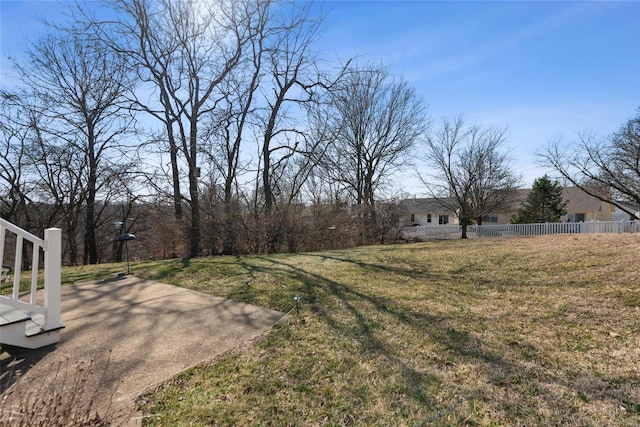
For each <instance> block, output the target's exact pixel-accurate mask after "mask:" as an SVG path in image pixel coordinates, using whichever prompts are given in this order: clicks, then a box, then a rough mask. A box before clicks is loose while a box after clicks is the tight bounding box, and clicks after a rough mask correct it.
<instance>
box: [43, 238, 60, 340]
mask: <svg viewBox="0 0 640 427" xmlns="http://www.w3.org/2000/svg"><path fill="white" fill-rule="evenodd" d="M44 241H45V248H44V249H45V250H44V306H45V308H46V309H47V318H46V321H45V324H44V326H43V329H45V330H48V329H55V328H60V327H62V326H63V325H62V322H61V304H60V302H61V301H60V300H61V297H62V289H61V282H62V230H61V229H59V228H47V229H46V230H44Z"/></svg>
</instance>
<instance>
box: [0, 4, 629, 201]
mask: <svg viewBox="0 0 640 427" xmlns="http://www.w3.org/2000/svg"><path fill="white" fill-rule="evenodd" d="M324 6H325V9H326V10H327V11H329V16H328V18H327V21H326V25H325V30H324V34H323V37H322V38H321V40H320V42H319V45H318V48H319V50H320V51H321V52H322V53H323V55H324V56H325V57H326V58H327V59H329V60H336V58H341V59H342V60H346V59H348V58H350V57H353V56H354V55H358V56H359V58H360V59H359V61H360V62H365V61H373V62H376V63H383V64H385V65H387V66H388V68H389V70H390V71H392V72H394V73H399V74H401V75H403V76H404V78H405V79H407V80H408V81H409V82H410V83H411V84H412V85H413V86H415V87H416V89H417V92H418V93H419V94H420V95H421V96H422V97H423V98H424V100H425V102H426V103H427V104H428V105H429V112H430V114H431V117H432V118H433V119H435V120H437V119H438V118H439V117H442V116H447V117H453V116H456V115H463V116H464V117H465V118H466V119H467V121H468V122H469V123H479V124H483V125H497V126H503V127H507V128H508V129H509V139H508V145H509V146H510V147H511V148H512V156H513V157H514V165H515V166H516V168H517V169H518V171H519V172H520V173H521V174H522V175H523V177H524V184H525V185H526V186H530V185H531V183H532V181H533V179H534V178H536V177H539V176H541V175H542V174H544V173H545V172H550V171H547V170H545V169H543V168H540V167H539V166H537V165H536V159H535V156H534V153H535V151H536V149H537V148H538V147H540V146H542V145H544V144H545V143H547V142H548V141H549V140H550V139H551V138H554V137H562V138H564V139H565V140H567V141H571V140H573V139H575V137H576V133H577V132H579V131H587V130H588V131H593V132H596V133H599V134H603V135H606V134H609V133H611V132H613V131H615V130H617V128H618V127H619V126H620V125H621V124H622V123H624V121H626V120H627V119H628V118H630V117H631V116H632V115H634V114H635V111H636V109H637V107H639V106H640V2H638V1H606V2H605V1H599V2H569V1H528V2H525V1H492V2H486V1H448V2H439V1H401V0H400V1H338V0H334V1H327V2H325V3H324ZM60 10H61V6H60V2H55V1H39V2H37V1H36V2H33V1H9V0H0V14H1V17H0V22H1V42H0V49H1V53H2V62H1V64H0V65H1V66H2V69H1V70H0V73H1V75H0V77H1V78H2V81H3V82H6V81H9V78H10V70H8V69H7V67H6V64H7V61H6V56H7V55H9V54H11V55H20V53H21V50H22V48H23V46H24V41H25V40H26V39H28V38H31V37H34V36H35V35H36V34H37V33H38V32H39V31H41V28H42V27H41V26H40V25H39V24H38V20H37V18H38V17H42V16H45V17H47V18H49V19H52V20H55V19H57V18H58V17H60V16H61V14H60ZM405 182H407V181H406V180H405ZM412 185H413V184H412ZM405 191H407V192H408V193H418V194H420V193H421V191H420V189H417V188H405Z"/></svg>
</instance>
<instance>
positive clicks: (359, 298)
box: [235, 254, 640, 421]
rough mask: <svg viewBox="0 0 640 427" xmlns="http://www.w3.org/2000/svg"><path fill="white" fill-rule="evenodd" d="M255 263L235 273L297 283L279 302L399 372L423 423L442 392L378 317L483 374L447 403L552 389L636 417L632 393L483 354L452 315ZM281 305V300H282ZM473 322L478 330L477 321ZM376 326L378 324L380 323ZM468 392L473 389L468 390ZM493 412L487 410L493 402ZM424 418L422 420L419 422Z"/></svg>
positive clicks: (282, 265)
mask: <svg viewBox="0 0 640 427" xmlns="http://www.w3.org/2000/svg"><path fill="white" fill-rule="evenodd" d="M304 256H307V255H306V254H305V255H304ZM313 256H318V257H321V258H327V259H331V260H333V261H339V262H345V263H349V264H351V265H356V266H357V267H359V268H361V269H362V271H361V274H362V280H366V275H367V272H371V271H373V272H384V273H388V274H394V275H402V276H408V277H411V278H420V279H422V278H425V277H428V278H429V279H433V280H440V279H444V278H441V277H438V276H437V275H435V274H433V273H425V272H415V271H412V270H411V269H404V268H397V267H392V266H391V267H390V266H387V265H384V264H382V265H380V264H375V263H364V262H360V261H354V260H351V259H343V258H340V257H335V256H323V255H313ZM257 259H260V260H261V261H263V262H265V263H266V265H264V266H255V265H252V264H250V263H245V264H244V265H243V268H245V269H247V270H248V271H249V272H250V274H251V275H252V277H256V275H257V273H259V272H267V271H268V272H270V273H275V274H277V275H284V276H286V277H287V278H288V279H291V281H292V282H293V283H299V285H297V286H295V289H288V290H283V294H286V293H287V291H288V292H289V295H291V292H298V293H299V294H300V296H301V297H302V300H303V302H305V303H307V304H309V305H310V308H311V309H312V310H313V312H314V314H315V315H316V316H317V317H318V318H319V319H320V320H322V321H323V322H325V323H326V324H327V325H328V326H330V327H331V329H332V330H334V331H335V333H336V334H339V335H341V336H344V337H348V338H350V339H351V340H355V341H358V342H359V343H360V344H361V347H360V352H361V354H362V355H363V357H368V358H379V359H383V360H386V361H388V363H390V364H392V365H394V366H396V367H397V368H399V370H400V372H401V376H402V382H403V384H404V386H403V389H402V394H403V395H404V396H405V398H408V399H412V400H414V401H415V402H416V404H418V405H421V406H423V407H425V414H431V416H432V417H431V418H433V414H436V415H437V414H438V413H441V412H442V411H443V409H446V407H447V405H448V404H449V403H450V402H444V403H443V402H438V401H437V400H436V399H435V397H434V395H433V394H432V393H431V392H430V389H432V388H433V387H434V385H435V386H436V387H437V386H438V385H440V384H442V381H443V380H442V379H441V378H440V377H439V376H438V375H436V374H434V373H428V372H425V371H424V368H425V365H424V364H423V366H422V367H421V368H420V369H417V368H416V366H415V364H413V363H412V361H411V360H410V359H408V358H407V356H406V355H403V354H402V351H401V349H399V348H398V347H397V345H394V344H392V343H390V342H387V341H386V339H385V338H383V337H382V335H381V334H380V333H378V332H379V331H380V329H381V328H384V327H388V325H387V326H385V325H384V324H383V325H381V324H380V323H381V322H380V321H379V320H377V319H376V317H377V316H378V314H382V315H384V316H390V318H392V319H394V321H396V322H399V323H400V324H402V325H404V326H405V327H408V328H411V329H413V330H414V332H415V333H424V334H428V335H429V336H430V338H431V340H433V341H434V342H435V343H437V344H438V345H439V346H440V348H442V349H443V351H444V352H446V353H447V354H449V355H450V357H452V358H453V360H455V361H456V363H460V362H464V363H469V364H472V365H473V366H475V367H476V368H475V369H476V371H477V372H482V373H483V376H484V377H485V379H483V380H481V379H480V378H478V379H477V381H475V382H474V381H470V382H468V383H467V385H460V386H461V387H462V388H461V389H460V390H457V392H456V393H454V392H453V391H451V393H450V394H451V396H452V398H453V396H455V395H458V396H459V395H460V394H467V395H470V396H471V395H474V396H475V397H474V398H475V399H482V393H481V391H482V388H485V387H489V386H491V387H495V388H498V389H503V390H504V391H505V392H506V393H507V394H510V395H514V394H515V395H516V401H519V399H520V400H522V401H523V402H524V401H526V400H527V396H526V395H525V394H524V393H526V389H527V387H529V386H530V387H531V388H533V389H536V388H537V387H543V388H545V387H548V388H550V389H556V388H558V387H560V388H562V389H568V390H573V391H575V392H576V393H578V394H579V395H583V396H585V399H590V400H600V401H612V400H615V401H618V402H621V403H623V404H624V405H626V407H627V408H628V409H626V410H627V411H629V413H630V415H632V416H633V415H634V414H636V415H637V413H638V410H639V408H640V405H639V404H638V402H637V401H636V400H637V397H634V394H633V393H632V392H628V391H624V390H623V389H621V388H618V389H614V388H611V387H609V388H610V391H609V392H601V391H600V392H596V391H595V390H591V391H589V390H585V389H584V387H580V386H579V384H576V383H575V382H574V381H572V380H571V379H570V378H565V377H564V376H562V375H560V376H558V375H557V374H556V373H554V372H553V371H548V370H547V369H546V368H545V367H544V366H543V365H540V366H537V367H534V368H531V366H530V364H529V363H528V362H529V361H528V360H526V358H517V357H516V358H514V357H513V356H512V355H511V356H510V355H509V352H508V351H505V350H504V349H500V348H491V346H492V345H495V344H486V343H483V342H482V340H481V339H480V338H478V337H477V336H475V335H473V334H471V333H469V332H467V331H466V330H463V329H461V328H460V327H459V326H457V325H460V319H458V318H455V315H452V316H449V317H446V316H438V315H433V314H430V313H426V312H424V311H418V310H415V309H413V308H412V307H411V306H410V305H409V304H408V303H406V302H404V301H402V300H400V299H398V298H393V297H389V296H380V295H375V294H374V293H373V292H375V289H374V290H372V291H371V292H367V291H363V290H362V289H359V288H357V287H356V286H357V285H356V286H353V285H348V284H345V283H341V282H339V281H336V280H332V279H331V278H329V277H328V275H325V274H322V273H318V272H314V271H309V270H308V269H305V268H301V267H300V266H298V265H295V264H294V263H291V262H286V260H282V259H278V258H275V259H274V258H271V257H257ZM247 286H248V287H247V288H245V287H243V288H242V289H239V290H238V293H237V294H236V295H235V297H238V298H241V299H243V298H249V299H250V298H255V296H256V295H258V294H259V290H257V289H254V290H251V289H250V286H249V285H248V284H247ZM281 298H284V296H282V297H281ZM479 321H482V322H484V320H483V319H480V320H479ZM383 323H385V322H384V321H383ZM465 329H466V328H465ZM518 345H526V343H524V342H523V343H521V344H518ZM529 352H530V353H533V354H534V357H535V352H536V350H535V348H534V347H531V348H530V349H529ZM438 363H439V362H438V361H433V362H432V364H431V367H432V368H433V367H434V366H435V365H437V364H438ZM541 363H542V362H541ZM432 372H433V371H432ZM594 375H595V373H591V372H588V371H587V370H586V369H585V370H584V372H582V373H581V376H582V377H583V378H595V377H594ZM620 381H624V382H626V383H632V384H638V383H639V381H638V379H637V378H636V379H635V380H634V379H633V378H631V377H629V378H624V379H620ZM522 383H525V384H522ZM444 386H446V384H444ZM456 387H457V386H456ZM465 387H466V389H465ZM469 387H476V388H475V389H469ZM537 398H538V399H539V400H540V402H544V403H541V404H544V405H545V406H548V407H549V408H559V407H558V406H557V405H558V402H556V397H554V396H553V395H552V394H550V393H544V392H543V391H540V392H539V393H538V394H537ZM493 404H494V405H495V402H494V403H493ZM504 405H505V407H504V408H502V410H503V411H504V413H505V416H506V417H507V418H509V417H516V416H517V414H518V411H519V410H520V409H518V408H516V409H514V408H511V407H509V405H510V403H505V404H504ZM560 405H563V403H560ZM564 405H565V406H564V407H560V408H559V409H558V412H559V413H560V415H558V417H560V418H562V419H563V420H565V421H566V420H567V419H570V417H571V416H575V415H576V414H575V411H576V409H575V408H573V407H569V406H570V405H568V406H567V404H564ZM443 407H444V408H443ZM536 410H537V409H535V408H533V409H532V408H527V409H526V411H528V413H527V416H529V417H532V416H533V417H534V418H535V417H537V416H538V415H536ZM541 411H545V409H541ZM543 414H544V412H543ZM547 415H548V414H545V415H542V414H541V415H540V416H542V417H543V419H544V417H545V416H547ZM431 418H429V417H427V419H431Z"/></svg>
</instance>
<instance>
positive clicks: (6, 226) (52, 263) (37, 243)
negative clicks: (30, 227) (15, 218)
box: [0, 218, 62, 331]
mask: <svg viewBox="0 0 640 427" xmlns="http://www.w3.org/2000/svg"><path fill="white" fill-rule="evenodd" d="M8 233H12V234H14V235H15V255H14V257H13V289H12V291H11V297H8V296H4V295H0V302H2V304H6V305H8V306H11V307H13V308H15V309H18V310H22V311H25V312H27V313H30V314H42V315H44V324H43V325H42V329H43V330H45V331H46V330H50V329H58V328H60V327H62V322H61V310H60V298H61V288H60V287H61V273H62V272H61V265H62V230H60V229H59V228H48V229H46V230H45V231H44V239H40V238H39V237H37V236H34V235H33V234H31V233H29V232H27V231H25V230H22V229H21V228H19V227H17V226H15V225H13V224H12V223H10V222H9V221H6V220H4V219H2V218H0V264H2V261H3V260H4V252H5V242H6V240H7V237H8V236H9V234H8ZM25 240H26V241H27V242H30V243H31V245H32V265H31V283H30V287H29V292H28V298H27V297H26V296H25V295H21V292H20V282H21V279H22V261H23V260H22V253H23V248H24V241H25ZM40 250H42V251H43V252H44V302H42V303H39V301H38V300H37V292H38V272H39V262H40Z"/></svg>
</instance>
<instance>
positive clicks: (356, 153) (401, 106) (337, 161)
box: [321, 66, 428, 207]
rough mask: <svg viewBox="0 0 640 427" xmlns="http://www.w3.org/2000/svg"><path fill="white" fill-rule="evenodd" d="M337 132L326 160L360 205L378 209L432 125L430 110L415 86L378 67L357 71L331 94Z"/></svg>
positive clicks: (330, 114)
mask: <svg viewBox="0 0 640 427" xmlns="http://www.w3.org/2000/svg"><path fill="white" fill-rule="evenodd" d="M325 119H326V120H328V122H329V127H330V128H331V129H332V132H327V133H326V135H327V136H328V137H329V138H331V139H332V140H331V141H330V146H329V148H328V150H327V152H326V153H325V154H326V155H324V156H323V158H322V159H321V161H322V164H323V166H324V169H325V170H326V172H327V173H328V174H329V176H331V178H332V179H333V180H335V181H337V182H340V183H342V184H343V185H344V186H345V187H346V188H348V189H349V190H350V192H351V193H352V195H353V197H354V200H355V201H356V203H357V204H358V205H362V204H367V205H370V206H372V207H373V205H374V203H375V194H376V189H377V188H378V187H379V186H380V185H381V183H383V181H384V179H385V178H387V177H388V176H389V175H391V174H392V173H394V172H395V171H396V170H397V169H398V168H400V167H402V166H406V165H407V161H408V157H407V154H408V153H409V151H410V150H411V149H412V148H413V147H414V146H415V144H416V143H417V142H418V140H419V139H420V138H421V137H422V136H423V134H424V132H425V131H426V129H427V127H428V117H427V115H426V108H425V106H424V104H423V102H422V100H421V99H420V98H419V97H418V96H417V95H416V93H415V90H414V89H413V88H411V87H410V86H409V84H408V83H407V82H406V81H404V80H402V79H399V78H396V77H393V76H391V75H390V74H389V73H388V72H387V71H386V70H384V69H383V68H381V67H377V66H367V67H364V68H358V67H355V68H352V69H350V70H349V71H348V72H347V73H346V74H345V76H344V78H343V79H342V80H341V81H340V82H339V83H338V84H337V85H336V86H335V87H334V88H333V89H332V91H331V93H330V94H329V110H328V111H327V114H326V115H325Z"/></svg>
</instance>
